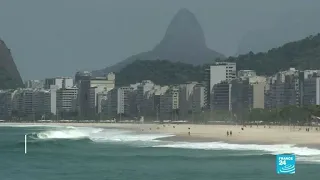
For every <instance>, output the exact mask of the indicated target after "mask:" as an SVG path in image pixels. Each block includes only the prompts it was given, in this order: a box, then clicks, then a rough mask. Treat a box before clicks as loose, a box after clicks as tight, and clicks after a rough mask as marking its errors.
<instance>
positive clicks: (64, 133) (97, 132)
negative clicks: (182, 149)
mask: <svg viewBox="0 0 320 180" xmlns="http://www.w3.org/2000/svg"><path fill="white" fill-rule="evenodd" d="M169 136H172V135H170V134H137V133H133V132H131V131H125V130H117V129H102V128H91V127H60V128H56V129H51V130H48V131H43V132H39V133H36V137H37V138H38V139H42V140H50V139H83V138H88V139H90V140H92V141H94V142H131V141H152V140H155V139H157V138H162V137H169Z"/></svg>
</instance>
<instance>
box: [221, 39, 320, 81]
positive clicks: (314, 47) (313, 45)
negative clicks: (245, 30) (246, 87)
mask: <svg viewBox="0 0 320 180" xmlns="http://www.w3.org/2000/svg"><path fill="white" fill-rule="evenodd" d="M227 61H235V62H237V69H253V70H256V72H257V73H258V74H260V75H272V74H274V73H276V72H278V71H280V70H287V69H288V68H290V67H295V68H297V69H300V70H303V69H320V34H318V35H315V36H309V37H307V38H305V39H302V40H300V41H295V42H290V43H287V44H285V45H283V46H281V47H279V48H273V49H271V50H269V51H268V52H266V53H256V54H254V53H248V54H245V55H240V56H238V57H230V58H228V59H227Z"/></svg>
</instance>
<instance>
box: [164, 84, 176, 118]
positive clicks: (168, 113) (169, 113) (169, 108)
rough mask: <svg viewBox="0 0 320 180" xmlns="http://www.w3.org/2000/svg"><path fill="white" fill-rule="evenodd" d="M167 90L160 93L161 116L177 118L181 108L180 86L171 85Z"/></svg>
mask: <svg viewBox="0 0 320 180" xmlns="http://www.w3.org/2000/svg"><path fill="white" fill-rule="evenodd" d="M164 89H166V91H165V92H164V93H163V94H162V95H160V118H161V119H173V120H174V119H177V117H178V116H177V115H178V112H177V111H178V109H179V91H180V88H179V86H169V87H167V88H164Z"/></svg>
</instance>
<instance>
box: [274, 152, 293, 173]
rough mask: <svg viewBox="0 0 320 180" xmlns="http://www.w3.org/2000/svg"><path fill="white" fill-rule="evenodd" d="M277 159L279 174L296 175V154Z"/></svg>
mask: <svg viewBox="0 0 320 180" xmlns="http://www.w3.org/2000/svg"><path fill="white" fill-rule="evenodd" d="M276 158H277V159H276V163H277V164H276V166H277V173H278V174H294V173H296V156H295V155H294V154H280V155H277V157H276Z"/></svg>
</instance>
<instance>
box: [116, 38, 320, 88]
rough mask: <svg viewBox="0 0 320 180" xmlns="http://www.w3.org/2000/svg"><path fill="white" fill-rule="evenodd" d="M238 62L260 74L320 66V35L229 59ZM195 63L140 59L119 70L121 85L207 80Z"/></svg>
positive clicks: (239, 66) (242, 66)
mask: <svg viewBox="0 0 320 180" xmlns="http://www.w3.org/2000/svg"><path fill="white" fill-rule="evenodd" d="M216 61H230V62H237V69H238V70H241V69H251V70H255V71H256V72H257V73H258V74H259V75H272V74H274V73H276V72H278V71H281V70H287V69H289V68H290V67H294V68H297V69H300V70H303V69H320V34H318V35H316V36H310V37H307V38H305V39H303V40H300V41H296V42H291V43H287V44H285V45H283V46H282V47H279V48H274V49H271V50H269V51H268V52H266V53H257V54H254V53H252V52H250V53H248V54H245V55H240V56H238V57H229V58H227V59H225V60H219V59H217V60H216ZM207 66H208V64H207V65H203V66H193V65H190V64H185V63H181V62H171V61H168V60H137V61H135V62H133V63H131V64H129V65H127V66H126V67H125V68H123V69H122V70H121V71H120V72H119V73H117V76H116V77H117V78H116V79H117V85H128V84H134V83H136V82H140V81H142V80H147V79H148V80H151V81H153V82H154V83H156V84H160V85H165V84H169V85H170V84H180V83H186V82H188V81H200V82H201V81H203V80H204V78H203V73H204V69H205V67H207Z"/></svg>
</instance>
